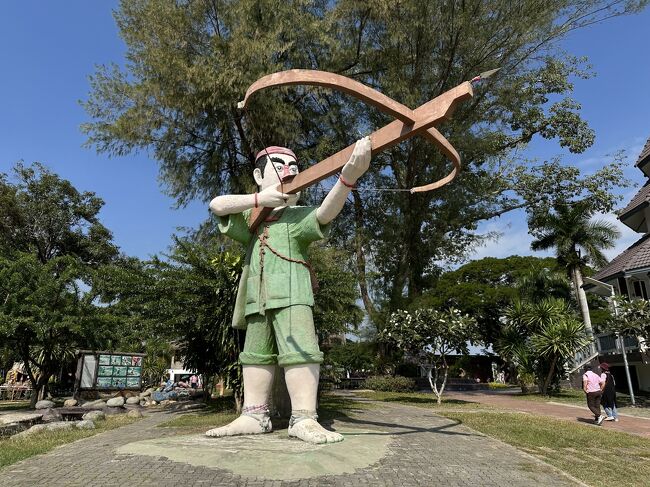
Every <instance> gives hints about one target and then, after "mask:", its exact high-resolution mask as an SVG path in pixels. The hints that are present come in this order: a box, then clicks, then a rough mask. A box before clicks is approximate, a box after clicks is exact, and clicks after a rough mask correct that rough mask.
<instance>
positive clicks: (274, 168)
mask: <svg viewBox="0 0 650 487" xmlns="http://www.w3.org/2000/svg"><path fill="white" fill-rule="evenodd" d="M271 159H275V160H271V161H268V162H267V163H266V166H264V174H262V171H260V170H259V169H258V168H256V169H255V170H254V171H253V177H254V178H255V182H256V183H257V185H258V186H259V187H260V190H265V189H266V188H268V187H270V186H277V185H278V184H280V182H281V181H282V180H284V179H285V178H288V177H291V176H295V175H296V174H298V165H297V164H296V160H295V159H294V158H293V157H291V156H290V155H287V154H271ZM280 161H281V162H280ZM278 176H279V178H278Z"/></svg>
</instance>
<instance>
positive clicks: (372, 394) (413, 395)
mask: <svg viewBox="0 0 650 487" xmlns="http://www.w3.org/2000/svg"><path fill="white" fill-rule="evenodd" d="M354 395H355V396H358V397H364V398H366V399H372V400H374V401H385V402H398V403H401V404H407V405H409V406H418V407H423V408H427V409H439V410H459V411H465V410H476V409H480V410H486V409H492V408H491V407H490V406H488V405H485V404H481V403H478V402H469V401H462V400H460V399H447V398H445V396H444V394H443V396H442V403H441V404H438V402H437V400H436V396H435V395H434V394H429V393H426V392H379V391H354Z"/></svg>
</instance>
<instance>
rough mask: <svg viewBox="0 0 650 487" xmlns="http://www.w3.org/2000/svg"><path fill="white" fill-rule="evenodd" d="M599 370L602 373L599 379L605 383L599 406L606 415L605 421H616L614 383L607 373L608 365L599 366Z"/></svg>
mask: <svg viewBox="0 0 650 487" xmlns="http://www.w3.org/2000/svg"><path fill="white" fill-rule="evenodd" d="M600 370H601V371H602V374H600V378H601V379H602V380H604V381H605V386H604V387H603V395H602V397H601V398H600V404H601V405H602V406H603V408H604V409H605V414H606V415H607V417H606V418H605V421H618V411H617V410H616V381H615V380H614V376H613V375H612V373H611V372H610V371H609V364H608V363H607V362H603V363H602V364H600Z"/></svg>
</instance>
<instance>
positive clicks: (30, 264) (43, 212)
mask: <svg viewBox="0 0 650 487" xmlns="http://www.w3.org/2000/svg"><path fill="white" fill-rule="evenodd" d="M102 204H103V202H102V200H101V199H100V198H98V197H97V196H95V195H94V194H93V193H89V192H85V193H81V192H79V191H78V190H77V189H75V188H74V187H73V186H72V184H70V182H69V181H66V180H63V179H61V178H59V177H58V176H57V175H56V174H53V173H51V172H50V171H48V170H47V169H46V168H45V167H44V166H42V165H40V164H34V165H33V166H31V167H27V166H24V165H23V164H17V165H16V167H15V168H14V178H13V180H12V179H10V177H9V175H6V174H2V175H0V215H1V216H0V341H2V342H4V343H9V344H11V346H12V347H14V350H15V351H16V353H17V354H18V355H19V357H20V359H21V360H22V361H23V362H24V364H25V368H26V370H27V372H28V375H29V377H30V380H31V381H32V385H33V387H34V394H33V395H32V403H35V402H36V400H37V398H38V397H39V395H41V394H42V391H43V390H44V387H45V385H46V384H47V383H48V381H49V379H50V377H51V376H52V375H53V374H54V373H56V372H58V370H59V369H60V367H61V365H62V364H63V363H65V362H68V361H69V360H70V357H71V355H73V354H74V349H75V348H77V347H78V348H86V347H89V348H92V347H97V346H100V345H101V344H103V343H105V342H104V340H105V339H106V338H107V337H109V336H111V332H110V331H109V327H108V326H107V325H108V323H109V321H107V320H106V319H105V318H106V316H105V314H104V313H103V311H102V310H100V309H99V308H98V307H97V306H95V305H94V304H93V295H92V293H88V292H86V290H87V289H88V288H90V287H92V285H93V282H94V280H95V277H96V275H97V272H98V271H99V269H100V268H101V267H102V266H103V265H106V264H107V263H109V262H111V261H112V260H113V259H114V258H115V257H116V256H117V252H118V250H117V247H115V245H114V244H113V243H112V241H111V234H110V232H109V231H108V230H107V229H106V227H104V226H103V225H102V224H101V223H100V222H99V219H98V216H97V215H98V213H99V210H100V209H101V207H102Z"/></svg>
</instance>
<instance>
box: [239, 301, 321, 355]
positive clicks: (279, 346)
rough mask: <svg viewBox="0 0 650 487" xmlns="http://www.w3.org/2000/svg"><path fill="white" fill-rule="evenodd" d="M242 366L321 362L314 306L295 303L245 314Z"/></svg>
mask: <svg viewBox="0 0 650 487" xmlns="http://www.w3.org/2000/svg"><path fill="white" fill-rule="evenodd" d="M246 321H247V323H248V326H247V328H246V340H245V341H244V351H243V352H242V353H240V354H239V360H240V361H241V363H242V365H275V364H278V365H280V366H281V367H287V366H290V365H302V364H320V363H321V362H322V361H323V352H321V351H320V349H319V348H318V338H317V337H316V331H315V329H314V317H313V315H312V310H311V306H306V305H294V306H288V307H286V308H278V309H267V310H266V314H265V315H264V316H262V315H259V314H254V315H250V316H247V317H246Z"/></svg>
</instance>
